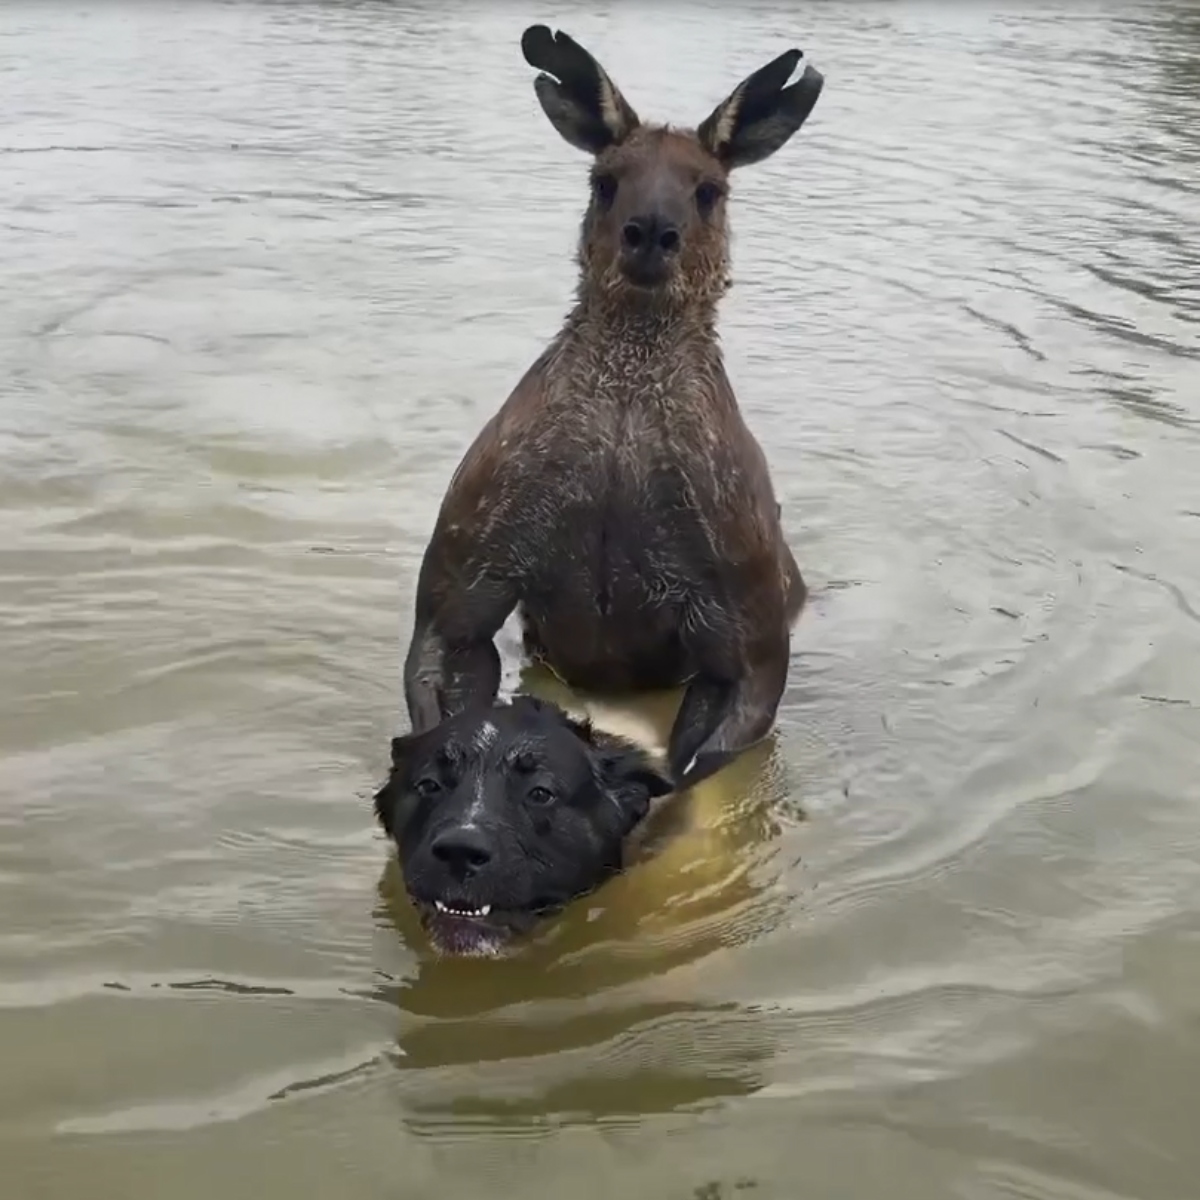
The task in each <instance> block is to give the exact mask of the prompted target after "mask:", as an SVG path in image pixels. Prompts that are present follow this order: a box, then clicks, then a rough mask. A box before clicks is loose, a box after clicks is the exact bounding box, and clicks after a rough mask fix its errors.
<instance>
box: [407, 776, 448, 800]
mask: <svg viewBox="0 0 1200 1200" xmlns="http://www.w3.org/2000/svg"><path fill="white" fill-rule="evenodd" d="M413 790H414V791H415V792H416V793H417V795H418V796H436V795H437V794H438V792H440V791H441V790H442V785H441V784H440V783H438V781H437V780H436V779H432V778H429V777H426V778H425V779H418V780H417V782H416V784H415V785H414V787H413Z"/></svg>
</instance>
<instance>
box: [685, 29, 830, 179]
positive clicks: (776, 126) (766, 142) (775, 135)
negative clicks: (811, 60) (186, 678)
mask: <svg viewBox="0 0 1200 1200" xmlns="http://www.w3.org/2000/svg"><path fill="white" fill-rule="evenodd" d="M803 57H804V52H803V51H802V50H788V51H785V52H784V53H783V54H781V55H780V56H779V57H778V58H775V59H772V60H771V61H770V62H769V63H767V65H766V66H765V67H759V69H758V70H757V71H755V72H754V74H753V75H750V76H747V78H745V79H743V80H742V82H741V83H739V84H738V85H737V87H735V88H734V89H733V91H732V92H731V93H730V94H729V95H728V96H727V97H726V98H725V99H724V100H722V101H721V103H720V104H718V105H717V107H716V108H714V109H713V111H712V112H711V113H710V114H709V116H708V117H707V118H706V119H705V120H704V121H703V122H701V124H700V128H699V129H697V130H696V135H697V136H698V137H699V139H700V143H701V145H703V146H704V148H705V149H706V150H708V151H709V152H710V153H711V154H713V155H715V156H716V157H717V158H718V159H719V160H720V161H721V162H722V163H723V164H724V166H725V169H726V170H727V171H732V170H733V169H734V168H735V167H746V166H749V165H750V164H751V163H756V162H761V161H762V160H763V159H764V158H768V157H770V156H771V155H772V154H774V153H775V151H776V150H778V149H779V148H780V146H782V145H783V144H784V143H785V142H786V141H787V140H788V139H789V138H790V137H791V136H792V134H794V133H795V132H796V130H797V129H799V128H800V126H801V125H803V124H804V122H805V121H806V120H807V119H808V114H809V113H811V112H812V110H813V107H814V106H815V105H816V103H817V100H818V98H819V97H820V95H821V89H822V88H823V87H824V86H825V77H824V76H823V75H822V74H821V72H820V71H818V70H817V69H816V68H815V67H811V66H808V65H807V64H806V65H805V68H804V71H803V73H802V74H801V76H800V78H799V79H797V80H796V82H795V83H793V84H792V85H791V86H790V87H788V86H785V85H786V84H787V81H788V80H789V79H790V78H791V76H792V72H793V71H794V70H795V69H796V67H797V66H798V65H799V63H800V60H801V59H802V58H803Z"/></svg>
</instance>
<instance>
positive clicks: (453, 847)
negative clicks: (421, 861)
mask: <svg viewBox="0 0 1200 1200" xmlns="http://www.w3.org/2000/svg"><path fill="white" fill-rule="evenodd" d="M430 850H431V851H432V852H433V857H434V858H436V859H437V860H438V862H441V863H445V864H446V866H448V867H449V868H450V869H451V870H452V871H453V872H455V874H458V875H471V874H473V873H474V872H476V871H478V870H479V869H480V867H485V866H487V864H488V863H489V862H491V861H492V851H491V848H490V847H489V846H488V839H487V837H486V836H485V834H484V833H483V831H482V830H480V829H477V828H476V827H475V826H474V825H460V826H458V827H457V828H454V829H444V830H442V832H441V833H439V834H438V835H437V837H435V838H434V839H433V844H432V845H431V846H430Z"/></svg>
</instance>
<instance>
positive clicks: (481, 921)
mask: <svg viewBox="0 0 1200 1200" xmlns="http://www.w3.org/2000/svg"><path fill="white" fill-rule="evenodd" d="M410 898H411V900H412V902H413V905H414V906H415V908H416V910H417V913H418V915H419V917H420V919H421V926H422V928H423V929H424V931H425V934H426V936H427V937H428V938H429V940H430V943H431V944H432V946H433V949H434V950H436V951H438V952H439V953H441V954H447V955H455V956H463V957H495V956H497V955H499V954H501V953H502V952H503V951H504V950H505V948H506V947H507V946H508V945H509V943H510V942H512V940H513V939H514V938H517V937H519V936H520V935H521V934H524V933H527V932H529V930H530V929H532V928H533V926H534V925H536V924H537V922H538V921H539V920H540V919H541V918H543V917H545V916H548V915H550V914H551V913H552V912H554V911H556V910H557V909H558V908H561V907H562V906H561V904H559V903H556V902H553V901H550V900H549V899H547V900H542V901H538V902H535V903H532V904H530V905H527V906H522V907H520V908H507V907H502V906H500V905H498V904H484V903H479V902H476V901H472V900H465V899H462V898H459V897H447V898H446V899H441V898H437V899H429V898H426V897H422V896H415V895H412V896H410Z"/></svg>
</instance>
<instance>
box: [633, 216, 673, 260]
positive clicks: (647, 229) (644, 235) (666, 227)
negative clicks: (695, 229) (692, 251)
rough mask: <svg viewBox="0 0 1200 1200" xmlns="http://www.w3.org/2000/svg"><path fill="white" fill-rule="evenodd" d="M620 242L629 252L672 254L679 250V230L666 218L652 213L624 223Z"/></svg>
mask: <svg viewBox="0 0 1200 1200" xmlns="http://www.w3.org/2000/svg"><path fill="white" fill-rule="evenodd" d="M621 240H622V241H623V242H624V243H625V246H626V247H627V248H628V249H630V250H639V251H641V252H642V253H653V252H654V251H656V250H657V251H660V252H661V253H663V254H674V253H675V251H676V250H678V249H679V229H678V228H677V227H676V226H675V225H674V224H672V223H671V222H670V221H668V220H666V218H664V217H660V216H658V215H657V214H654V213H652V214H651V215H650V216H646V217H632V218H630V220H628V221H626V222H625V224H624V226H623V227H622V229H621Z"/></svg>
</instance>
